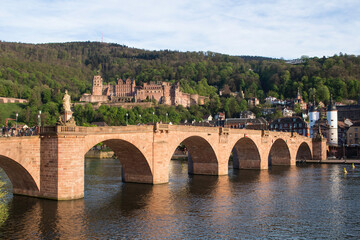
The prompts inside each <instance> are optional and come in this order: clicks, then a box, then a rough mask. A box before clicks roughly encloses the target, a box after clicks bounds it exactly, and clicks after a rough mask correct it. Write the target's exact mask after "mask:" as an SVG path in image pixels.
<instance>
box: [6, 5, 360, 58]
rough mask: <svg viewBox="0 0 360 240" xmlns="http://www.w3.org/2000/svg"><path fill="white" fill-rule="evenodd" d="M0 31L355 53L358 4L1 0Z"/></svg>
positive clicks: (289, 54)
mask: <svg viewBox="0 0 360 240" xmlns="http://www.w3.org/2000/svg"><path fill="white" fill-rule="evenodd" d="M0 17H1V19H2V21H0V38H1V40H4V41H16V42H31V43H44V42H67V41H87V40H90V41H100V40H101V36H102V34H103V36H104V41H106V42H116V43H119V44H125V45H128V46H130V47H138V48H143V49H155V50H159V49H172V50H181V51H207V50H210V51H215V52H220V53H226V54H231V55H258V56H268V57H284V58H297V57H300V56H301V55H309V56H320V57H321V56H323V55H325V56H329V55H333V54H335V53H339V52H340V51H341V52H344V53H348V54H360V53H359V48H358V46H357V45H358V44H357V43H358V42H359V40H360V32H359V31H357V29H359V27H360V3H359V2H358V1H352V0H345V1H341V2H340V1H335V0H327V1H324V0H318V1H310V0H303V1H300V0H299V1H284V0H270V1H265V0H264V1H261V0H207V1H200V0H193V1H190V0H174V1H167V0H132V1H124V0H119V1H117V0H102V1H95V0H89V1H85V0H73V1H70V0H52V1H50V0H28V1H25V0H20V1H5V3H3V4H2V11H1V13H0Z"/></svg>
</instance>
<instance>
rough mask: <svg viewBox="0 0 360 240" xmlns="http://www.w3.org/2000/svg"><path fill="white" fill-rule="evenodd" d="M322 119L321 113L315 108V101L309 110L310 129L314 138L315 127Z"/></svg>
mask: <svg viewBox="0 0 360 240" xmlns="http://www.w3.org/2000/svg"><path fill="white" fill-rule="evenodd" d="M319 118H320V114H319V111H318V109H317V107H316V106H315V100H314V103H313V105H312V106H311V108H310V109H309V128H310V137H311V138H313V137H314V129H313V128H314V125H315V123H316V121H318V120H319Z"/></svg>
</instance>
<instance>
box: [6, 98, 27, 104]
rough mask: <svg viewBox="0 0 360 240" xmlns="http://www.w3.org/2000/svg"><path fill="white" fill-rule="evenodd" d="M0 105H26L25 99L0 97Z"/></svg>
mask: <svg viewBox="0 0 360 240" xmlns="http://www.w3.org/2000/svg"><path fill="white" fill-rule="evenodd" d="M0 103H28V100H26V99H20V98H8V97H0Z"/></svg>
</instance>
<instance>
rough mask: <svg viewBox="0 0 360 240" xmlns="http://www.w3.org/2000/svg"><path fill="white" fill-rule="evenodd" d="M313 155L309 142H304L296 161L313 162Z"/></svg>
mask: <svg viewBox="0 0 360 240" xmlns="http://www.w3.org/2000/svg"><path fill="white" fill-rule="evenodd" d="M311 159H312V154H311V150H310V147H309V144H308V143H307V142H302V143H301V144H300V146H299V148H298V150H297V153H296V161H304V160H311Z"/></svg>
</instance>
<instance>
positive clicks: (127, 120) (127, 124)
mask: <svg viewBox="0 0 360 240" xmlns="http://www.w3.org/2000/svg"><path fill="white" fill-rule="evenodd" d="M125 115H126V126H127V125H128V116H129V114H128V113H126V114H125Z"/></svg>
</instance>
